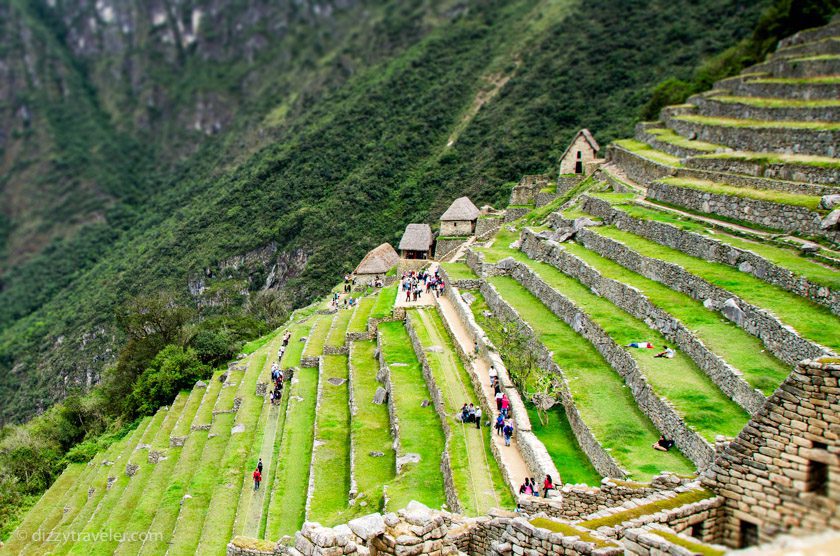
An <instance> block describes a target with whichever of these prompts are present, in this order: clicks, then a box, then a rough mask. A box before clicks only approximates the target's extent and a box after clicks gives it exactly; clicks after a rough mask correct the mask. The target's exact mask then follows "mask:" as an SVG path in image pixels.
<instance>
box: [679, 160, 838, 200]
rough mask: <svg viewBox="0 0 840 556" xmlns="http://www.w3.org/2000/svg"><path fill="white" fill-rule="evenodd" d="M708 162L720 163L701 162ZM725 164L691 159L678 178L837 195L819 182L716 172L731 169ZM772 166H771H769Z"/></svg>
mask: <svg viewBox="0 0 840 556" xmlns="http://www.w3.org/2000/svg"><path fill="white" fill-rule="evenodd" d="M707 160H714V161H716V162H718V163H716V164H708V165H707V164H705V163H704V162H700V161H707ZM720 162H724V160H723V159H712V158H690V159H688V161H687V162H686V166H687V167H683V168H680V169H679V170H677V177H678V178H691V179H696V180H706V181H714V182H718V183H725V184H727V185H732V186H735V187H749V188H752V189H772V190H774V191H785V192H788V193H798V194H801V195H817V196H822V195H831V194H832V193H835V192H836V191H837V190H836V188H833V187H831V186H828V185H818V184H817V182H807V183H806V182H799V181H786V180H785V179H784V178H783V179H780V178H777V177H760V176H752V175H745V174H742V173H737V174H734V173H731V172H732V171H735V170H734V168H730V169H729V170H715V169H713V168H714V167H726V168H728V167H729V164H727V163H725V162H724V163H722V164H721V163H720ZM705 166H709V168H708V169H707V168H705ZM768 166H770V165H768ZM776 166H784V167H785V168H786V170H790V168H787V166H786V165H776ZM788 173H792V172H786V174H788Z"/></svg>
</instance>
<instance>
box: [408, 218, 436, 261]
mask: <svg viewBox="0 0 840 556" xmlns="http://www.w3.org/2000/svg"><path fill="white" fill-rule="evenodd" d="M433 243H434V239H433V237H432V228H431V226H429V225H428V224H409V225H408V226H406V227H405V232H404V233H403V236H402V239H401V240H400V255H401V256H402V258H404V259H427V258H429V256H430V254H431V250H432V244H433Z"/></svg>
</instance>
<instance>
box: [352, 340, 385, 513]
mask: <svg viewBox="0 0 840 556" xmlns="http://www.w3.org/2000/svg"><path fill="white" fill-rule="evenodd" d="M375 351H376V343H375V342H373V341H370V340H367V341H358V342H351V344H350V363H351V364H352V370H353V376H352V379H351V387H352V388H353V399H354V400H355V402H356V414H355V415H353V417H352V419H351V422H350V425H351V427H350V434H351V435H352V437H353V443H354V448H355V461H354V462H353V465H354V471H355V478H356V487H357V489H358V495H357V497H356V500H357V502H356V503H357V504H359V502H361V501H363V500H364V501H366V502H367V504H368V505H367V510H368V511H370V512H375V511H381V510H382V503H383V498H382V486H383V485H385V484H387V483H389V482H391V481H392V480H393V478H394V469H395V465H396V463H395V459H396V456H395V454H394V448H393V439H392V438H391V434H390V432H389V431H390V422H389V420H388V406H387V405H386V404H382V405H376V404H374V403H372V400H373V395H374V394H375V393H376V389H377V388H378V387H379V386H380V384H379V382H377V380H376V373H377V371H378V370H379V363H378V362H377V360H376V359H375V358H374V356H373V355H374V352H375ZM371 452H382V453H383V454H385V455H384V456H382V457H372V456H371V455H370V453H371Z"/></svg>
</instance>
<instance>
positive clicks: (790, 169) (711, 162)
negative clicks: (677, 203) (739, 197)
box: [677, 157, 840, 195]
mask: <svg viewBox="0 0 840 556" xmlns="http://www.w3.org/2000/svg"><path fill="white" fill-rule="evenodd" d="M686 166H687V167H688V168H687V169H698V170H708V171H712V172H723V173H726V180H725V183H729V184H730V185H744V184H745V183H747V182H738V181H732V180H738V179H745V178H749V177H756V178H767V179H769V180H786V181H787V183H789V185H788V187H789V188H783V187H782V186H776V187H768V186H767V185H750V187H757V188H758V189H779V190H781V191H790V192H791V193H806V194H811V195H827V194H829V193H831V192H835V191H836V190H837V184H838V183H840V168H830V167H823V166H814V165H809V164H798V163H796V162H763V161H762V162H754V161H750V160H738V159H737V158H726V157H720V158H714V157H708V158H706V157H699V158H689V159H688V160H687V161H686ZM680 173H681V172H677V175H680ZM714 181H718V180H714ZM794 182H801V183H794ZM751 183H755V182H751ZM782 183H784V182H782ZM815 184H819V185H821V186H824V187H820V188H819V189H816V188H815V187H816V186H815ZM808 186H810V187H812V188H815V189H806V188H807V187H808ZM800 188H803V189H800Z"/></svg>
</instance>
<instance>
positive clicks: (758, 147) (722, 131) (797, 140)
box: [663, 95, 840, 156]
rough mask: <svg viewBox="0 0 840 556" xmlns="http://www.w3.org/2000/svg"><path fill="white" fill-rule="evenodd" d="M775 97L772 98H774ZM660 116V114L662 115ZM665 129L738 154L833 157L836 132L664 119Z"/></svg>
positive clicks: (838, 138)
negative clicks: (791, 154)
mask: <svg viewBox="0 0 840 556" xmlns="http://www.w3.org/2000/svg"><path fill="white" fill-rule="evenodd" d="M774 96H775V95H774ZM663 115H664V114H663ZM664 119H665V125H667V126H668V127H669V128H671V129H673V130H674V131H676V132H677V133H679V134H680V135H682V136H683V137H690V136H695V137H697V139H699V140H700V141H706V142H709V143H715V144H717V145H726V146H728V147H734V148H737V149H739V150H742V151H750V152H781V153H797V154H810V155H816V156H836V155H837V154H838V153H837V145H840V132H837V131H831V130H822V131H817V130H810V129H801V128H800V129H797V128H792V127H766V128H759V127H735V126H722V125H711V124H708V123H698V122H694V121H688V120H680V119H677V118H668V117H665V118H664Z"/></svg>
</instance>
